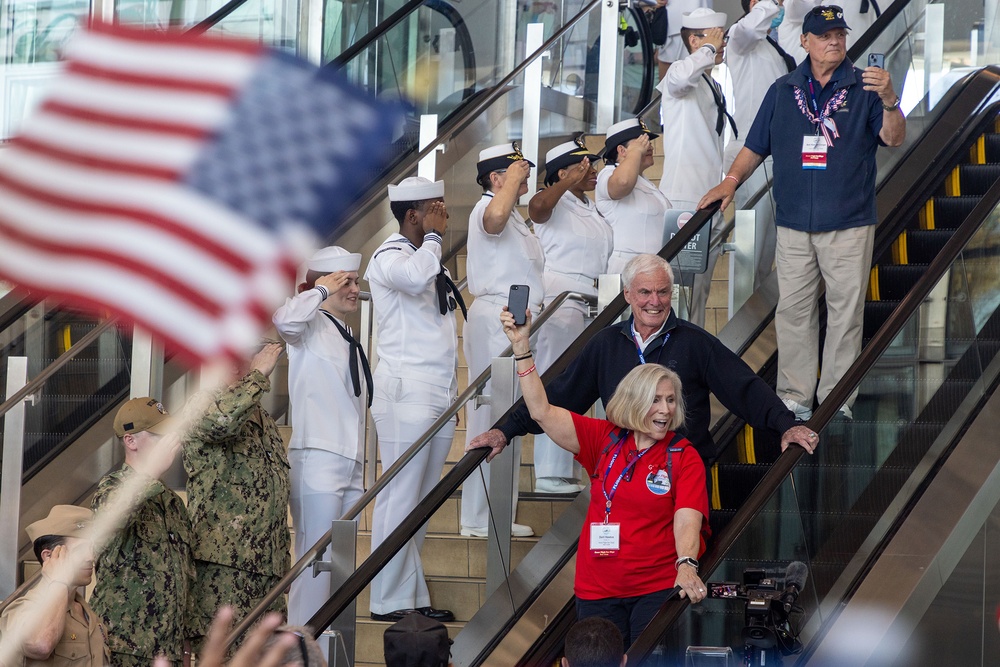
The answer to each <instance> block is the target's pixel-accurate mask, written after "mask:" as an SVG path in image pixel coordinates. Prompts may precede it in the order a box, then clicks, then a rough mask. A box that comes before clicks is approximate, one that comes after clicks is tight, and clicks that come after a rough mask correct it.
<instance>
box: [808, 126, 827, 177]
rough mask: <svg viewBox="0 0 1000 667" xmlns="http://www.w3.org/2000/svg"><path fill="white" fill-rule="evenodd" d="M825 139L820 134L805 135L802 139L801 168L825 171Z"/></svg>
mask: <svg viewBox="0 0 1000 667" xmlns="http://www.w3.org/2000/svg"><path fill="white" fill-rule="evenodd" d="M826 151H827V143H826V137H824V136H823V135H822V134H807V135H805V136H804V137H802V168H803V169H826Z"/></svg>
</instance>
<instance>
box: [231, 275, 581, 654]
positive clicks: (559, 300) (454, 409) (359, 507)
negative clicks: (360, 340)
mask: <svg viewBox="0 0 1000 667" xmlns="http://www.w3.org/2000/svg"><path fill="white" fill-rule="evenodd" d="M459 289H461V288H459ZM569 299H574V300H580V301H583V302H585V303H588V304H592V303H594V302H595V300H594V298H593V297H591V296H588V295H585V294H581V293H579V292H572V291H566V292H562V293H560V294H558V295H557V296H556V297H555V298H554V299H552V302H551V303H550V304H549V305H547V306H546V307H545V310H543V311H542V312H541V313H540V314H539V315H538V317H537V318H535V319H534V320H533V321H532V323H531V333H532V334H533V333H535V332H536V331H538V330H539V329H540V328H541V327H542V325H544V324H545V322H546V321H548V319H549V318H550V317H552V315H553V314H554V313H555V312H556V311H557V310H559V307H560V306H562V304H563V303H564V302H565V301H567V300H569ZM512 354H513V351H512V349H511V346H510V345H508V346H507V348H506V349H505V350H504V351H503V352H501V353H500V354H499V355H498V356H500V357H509V356H511V355H512ZM491 375H492V369H491V368H487V369H486V370H484V371H483V372H482V373H480V374H479V376H478V377H477V378H476V379H475V380H473V381H472V382H470V383H469V386H468V387H466V389H465V391H463V392H462V393H461V394H460V395H459V396H458V397H457V398H456V399H455V400H454V401H453V402H452V404H451V405H450V406H449V407H448V409H447V410H445V411H444V413H443V414H442V415H441V416H439V417H438V418H437V419H436V420H434V423H432V424H431V425H430V427H429V428H428V429H427V431H426V432H425V433H424V434H423V435H421V436H420V437H419V438H417V439H416V441H414V443H413V444H412V445H410V446H409V448H407V450H406V451H405V452H403V454H402V455H401V456H400V457H399V458H397V459H396V461H395V462H394V463H393V464H392V465H391V466H390V467H389V468H388V469H387V470H385V471H384V472H383V473H382V474H381V475H380V476H379V478H378V480H377V481H376V482H375V484H373V485H372V487H371V488H370V489H368V490H367V491H365V493H364V494H362V496H361V497H360V498H358V500H357V501H356V502H355V503H354V504H353V505H352V506H351V507H350V508H349V509H348V510H347V511H345V512H344V514H343V516H341V517H340V520H341V521H353V520H354V519H356V518H357V517H359V516H360V515H361V513H362V512H364V511H365V508H366V507H367V506H368V505H369V503H371V501H373V500H374V499H375V497H376V496H377V495H378V493H379V491H381V490H382V489H384V488H385V487H386V486H387V485H388V484H389V482H391V481H392V480H393V478H395V476H396V475H397V474H398V473H399V471H400V470H402V469H403V468H404V467H405V466H406V464H408V463H409V462H410V461H411V460H412V459H413V458H414V457H415V456H417V454H419V453H420V452H421V451H422V450H423V449H424V448H425V447H426V446H427V445H429V444H430V442H431V440H432V439H433V438H434V436H436V435H437V433H438V431H440V430H441V429H442V428H443V427H444V426H445V425H446V424H447V423H448V422H450V421H451V420H452V419H453V418H454V417H455V415H457V414H458V413H459V411H461V410H462V408H464V407H465V405H466V403H468V402H469V401H471V400H472V399H473V398H474V397H475V396H476V395H477V394H478V393H479V392H481V391H482V390H483V388H485V387H486V383H487V382H489V380H490V377H491ZM332 536H333V531H332V530H328V531H327V532H326V533H325V534H324V535H323V536H322V537H321V538H320V539H319V540H317V541H316V543H315V544H313V545H312V547H310V548H309V550H308V551H306V552H305V553H303V554H302V555H301V556H299V559H298V560H297V561H296V562H295V564H294V565H292V567H291V568H289V570H288V572H287V573H286V574H285V576H284V577H282V578H281V580H280V581H279V582H278V583H276V584H275V585H274V586H272V587H271V590H269V591H268V592H267V594H266V595H265V596H264V597H263V598H261V599H260V601H259V602H258V603H257V605H256V606H255V607H254V609H253V610H251V612H250V613H249V614H247V616H246V617H245V618H244V619H243V620H241V621H240V622H239V623H238V624H237V626H236V627H235V628H233V630H232V631H231V632H230V633H229V636H228V637H227V638H226V646H227V649H228V647H229V646H231V645H232V644H233V642H235V641H236V640H237V639H239V638H240V636H242V635H243V633H244V632H246V631H247V630H248V629H250V627H251V626H252V625H253V624H254V623H256V622H257V620H258V619H259V617H260V616H262V615H263V614H264V613H265V612H266V611H267V610H268V609H269V608H270V607H271V605H272V604H273V603H274V602H275V600H277V599H278V598H279V597H281V595H283V594H284V591H285V590H286V589H287V588H288V586H290V585H291V584H292V582H293V581H295V580H296V579H298V578H299V576H301V575H302V573H304V572H305V571H306V569H307V568H308V567H309V565H310V564H311V563H312V562H313V561H314V560H316V558H318V557H319V556H320V554H322V553H323V552H324V551H325V550H326V548H327V547H328V546H330V542H331V539H332ZM324 627H325V626H324Z"/></svg>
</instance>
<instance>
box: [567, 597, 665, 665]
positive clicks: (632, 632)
mask: <svg viewBox="0 0 1000 667" xmlns="http://www.w3.org/2000/svg"><path fill="white" fill-rule="evenodd" d="M673 592H674V589H673V588H667V589H665V590H662V591H657V592H655V593H647V594H646V595H637V596H635V597H631V598H602V599H600V600H581V599H580V598H577V599H576V619H577V620H578V621H579V620H582V619H584V618H589V617H591V616H600V617H601V618H605V619H607V620H609V621H611V622H612V623H614V624H615V625H617V626H618V629H619V630H620V631H621V633H622V639H623V640H624V642H625V650H626V651H627V650H628V647H629V646H631V645H632V642H634V641H635V640H636V639H637V638H638V637H639V635H641V634H642V631H643V630H645V629H646V626H647V625H649V622H650V621H651V620H652V619H653V617H654V616H656V612H658V611H659V610H660V607H661V606H662V605H663V603H664V602H666V601H667V599H668V598H669V597H670V596H671V595H672V594H673Z"/></svg>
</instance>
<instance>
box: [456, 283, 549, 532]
mask: <svg viewBox="0 0 1000 667" xmlns="http://www.w3.org/2000/svg"><path fill="white" fill-rule="evenodd" d="M495 301H496V303H494V300H492V299H491V300H489V301H488V300H486V299H481V298H480V299H476V300H475V301H473V303H472V306H470V307H469V319H468V321H467V322H466V323H465V328H464V329H463V330H462V349H463V350H464V351H465V361H466V363H467V364H468V368H469V383H470V384H471V383H472V381H473V380H475V379H476V378H477V377H479V374H480V373H482V372H483V371H484V370H486V369H487V368H489V367H490V364H491V363H492V362H493V357H496V356H498V355H499V354H500V353H501V352H503V351H504V350H505V349H507V346H508V345H510V341H509V340H507V336H506V335H505V334H504V332H503V328H502V327H501V326H500V313H501V312H502V311H503V305H502V304H501V303H500V302H499V300H495ZM537 314H538V313H537V311H535V309H532V315H533V316H534V315H537ZM490 390H491V386H490V383H487V384H486V388H485V389H484V390H483V393H484V394H489V393H490ZM492 426H493V420H492V419H491V417H490V406H489V405H483V406H480V407H478V408H472V403H471V402H470V403H467V404H466V406H465V428H466V443H467V444H468V442H469V441H471V440H472V439H473V438H474V437H476V436H477V435H479V434H480V433H485V432H486V431H488V430H489V429H490V428H491V427H492ZM512 446H513V447H514V452H513V455H514V461H515V467H514V479H513V481H512V492H513V513H514V514H513V516H515V517H516V516H517V491H518V489H517V484H518V470H519V468H520V462H521V440H520V438H517V439H515V440H514V443H513V445H512ZM480 471H481V472H482V477H480V474H479V473H480ZM489 485H490V466H489V464H488V463H485V462H484V463H483V464H482V465H480V466H479V470H478V471H476V472H473V473H472V474H471V475H470V476H469V477H468V478H467V479H466V480H465V484H464V485H463V486H462V521H461V523H462V526H463V527H467V528H487V527H489V506H488V504H487V501H486V489H487V488H489Z"/></svg>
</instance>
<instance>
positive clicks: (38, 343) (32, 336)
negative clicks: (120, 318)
mask: <svg viewBox="0 0 1000 667" xmlns="http://www.w3.org/2000/svg"><path fill="white" fill-rule="evenodd" d="M98 324H99V321H98V320H95V319H93V318H90V317H87V316H83V315H79V314H77V313H74V312H73V311H70V310H65V309H56V308H53V307H51V306H50V305H48V304H40V305H37V306H35V307H34V308H32V309H31V310H29V311H28V312H27V313H26V314H25V315H23V316H22V317H21V318H19V319H18V320H16V321H15V322H13V323H12V324H11V325H10V326H8V327H7V328H6V329H5V330H3V331H0V343H2V345H3V350H4V355H3V356H2V358H0V377H2V378H4V380H3V382H0V390H2V389H3V388H4V387H6V377H7V360H8V359H9V358H10V357H17V356H23V357H27V358H28V379H29V380H30V379H31V378H34V377H36V376H38V374H39V373H40V372H41V371H42V370H44V369H45V368H46V367H47V366H49V365H50V364H51V363H52V362H54V361H55V360H56V359H57V358H58V357H59V356H60V355H61V354H63V353H64V352H65V351H66V350H67V349H69V348H70V347H72V346H73V345H74V344H76V342H77V341H79V339H80V338H82V337H83V336H84V335H86V334H87V333H88V332H89V331H91V330H92V329H94V327H96V326H97V325H98ZM131 348H132V342H131V339H130V337H129V336H127V335H122V334H121V333H120V331H119V330H118V329H117V328H111V329H109V330H107V331H105V332H104V333H102V334H101V335H100V336H99V337H98V338H97V340H96V341H94V342H93V343H91V344H90V345H89V346H88V347H87V348H86V349H84V350H82V351H80V352H79V354H77V356H76V357H75V358H74V359H72V360H71V361H70V362H69V363H67V364H66V365H65V366H63V367H62V368H61V369H59V370H58V371H57V372H56V373H55V374H54V375H53V376H52V377H50V378H49V379H48V380H47V381H46V383H45V385H44V386H43V387H42V389H41V390H40V391H39V392H37V393H36V394H35V399H34V401H30V402H28V403H27V405H26V410H25V434H24V471H25V473H26V474H30V473H31V472H32V471H33V468H34V467H35V466H37V465H38V464H40V463H42V462H44V461H45V460H46V458H47V457H48V456H50V455H51V454H52V453H53V452H54V451H56V450H58V449H60V446H61V445H63V444H67V442H68V439H70V438H72V437H73V436H75V434H76V433H77V432H78V430H79V429H80V428H83V427H86V426H87V425H89V424H90V423H93V422H94V421H96V420H97V419H100V418H101V417H102V416H103V415H104V414H105V413H106V412H107V410H108V409H109V406H113V405H116V404H117V402H118V401H120V400H121V398H123V397H125V396H126V395H127V392H128V387H129V381H130V377H131V374H130V371H129V363H130V359H131ZM4 398H5V397H4ZM0 400H2V399H0ZM0 419H2V418H0Z"/></svg>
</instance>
